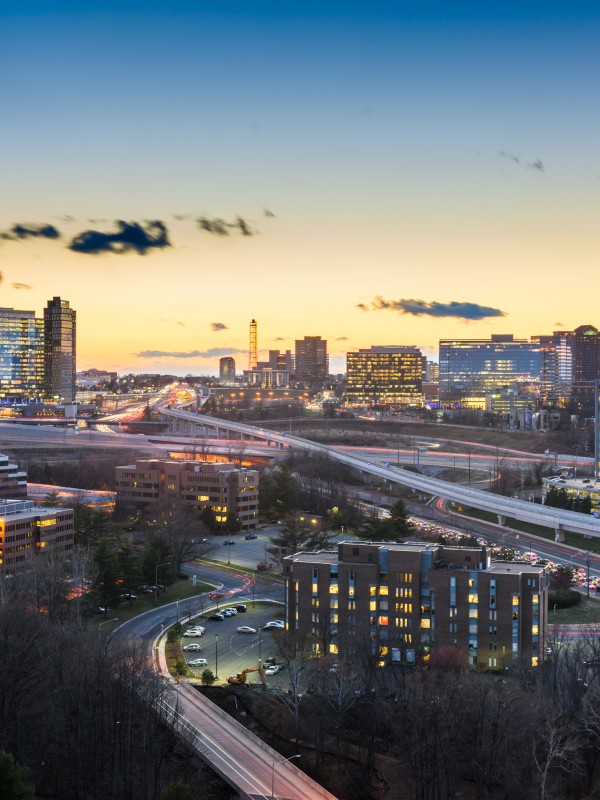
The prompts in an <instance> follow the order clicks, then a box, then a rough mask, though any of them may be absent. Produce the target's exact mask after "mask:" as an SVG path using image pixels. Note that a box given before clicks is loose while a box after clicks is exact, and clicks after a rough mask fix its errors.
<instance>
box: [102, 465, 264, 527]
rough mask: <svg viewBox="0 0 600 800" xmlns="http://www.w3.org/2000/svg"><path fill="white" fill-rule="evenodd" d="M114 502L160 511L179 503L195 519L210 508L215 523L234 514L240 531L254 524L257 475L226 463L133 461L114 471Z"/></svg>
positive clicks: (256, 515)
mask: <svg viewBox="0 0 600 800" xmlns="http://www.w3.org/2000/svg"><path fill="white" fill-rule="evenodd" d="M116 484H117V498H118V500H119V501H120V502H124V503H127V504H130V505H134V506H144V507H146V508H152V509H160V508H166V507H168V506H170V505H172V504H175V503H177V502H180V501H182V502H183V503H184V505H186V506H188V507H189V508H190V509H191V510H192V512H193V513H194V514H197V515H198V516H199V515H200V514H202V512H203V511H205V509H207V508H210V509H212V510H213V511H214V513H215V518H216V521H217V522H219V523H225V522H227V517H228V515H229V514H235V515H236V516H237V517H238V518H239V519H240V521H241V523H242V530H243V531H249V530H253V529H254V528H256V525H257V524H258V471H257V470H253V469H245V468H240V467H236V466H235V464H230V463H220V464H218V463H216V464H215V463H209V464H206V463H199V462H198V461H157V460H147V461H137V462H136V463H135V464H132V465H130V466H125V467H117V468H116Z"/></svg>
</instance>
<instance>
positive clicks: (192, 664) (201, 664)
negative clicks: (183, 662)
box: [187, 658, 208, 667]
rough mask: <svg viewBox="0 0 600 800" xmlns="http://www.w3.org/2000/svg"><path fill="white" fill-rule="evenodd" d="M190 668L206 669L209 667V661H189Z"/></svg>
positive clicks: (194, 659) (199, 659) (201, 659)
mask: <svg viewBox="0 0 600 800" xmlns="http://www.w3.org/2000/svg"><path fill="white" fill-rule="evenodd" d="M187 663H188V667H206V666H208V661H207V660H206V659H205V658H193V659H192V660H191V661H188V662H187Z"/></svg>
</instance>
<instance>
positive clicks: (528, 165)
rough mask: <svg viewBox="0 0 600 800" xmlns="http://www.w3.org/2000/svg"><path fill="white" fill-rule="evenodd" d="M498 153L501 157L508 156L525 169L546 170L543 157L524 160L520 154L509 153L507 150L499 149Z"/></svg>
mask: <svg viewBox="0 0 600 800" xmlns="http://www.w3.org/2000/svg"><path fill="white" fill-rule="evenodd" d="M498 155H499V156H500V158H507V159H508V160H509V161H512V162H513V163H515V164H519V166H521V167H524V168H525V169H536V170H537V171H538V172H545V169H544V162H543V161H542V159H541V158H536V159H535V161H523V160H522V159H521V158H519V156H515V155H514V154H513V153H507V152H506V150H498Z"/></svg>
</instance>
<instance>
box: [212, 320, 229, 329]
mask: <svg viewBox="0 0 600 800" xmlns="http://www.w3.org/2000/svg"><path fill="white" fill-rule="evenodd" d="M210 329H211V331H226V330H228V328H227V325H225V323H224V322H211V323H210Z"/></svg>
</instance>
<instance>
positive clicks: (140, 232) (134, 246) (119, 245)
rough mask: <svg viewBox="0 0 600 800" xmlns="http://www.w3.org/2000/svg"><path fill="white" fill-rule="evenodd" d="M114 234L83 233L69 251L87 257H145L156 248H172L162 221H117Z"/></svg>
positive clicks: (70, 245) (70, 246)
mask: <svg viewBox="0 0 600 800" xmlns="http://www.w3.org/2000/svg"><path fill="white" fill-rule="evenodd" d="M115 225H116V226H117V230H116V232H114V233H104V232H102V231H83V232H82V233H80V234H79V235H78V236H75V237H74V238H73V240H72V241H71V243H70V244H69V250H73V251H74V252H75V253H85V254H86V255H98V254H99V253H120V254H122V253H131V252H135V253H138V255H145V254H146V253H147V252H148V251H149V250H152V249H154V248H156V247H158V248H164V247H170V246H171V243H170V242H169V234H168V230H167V226H166V225H165V223H164V222H161V221H160V220H152V221H150V222H147V223H146V224H145V226H144V225H140V224H139V223H138V222H124V221H123V220H116V221H115Z"/></svg>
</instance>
